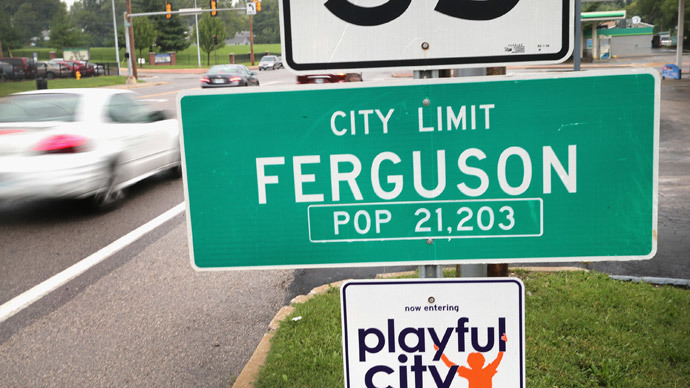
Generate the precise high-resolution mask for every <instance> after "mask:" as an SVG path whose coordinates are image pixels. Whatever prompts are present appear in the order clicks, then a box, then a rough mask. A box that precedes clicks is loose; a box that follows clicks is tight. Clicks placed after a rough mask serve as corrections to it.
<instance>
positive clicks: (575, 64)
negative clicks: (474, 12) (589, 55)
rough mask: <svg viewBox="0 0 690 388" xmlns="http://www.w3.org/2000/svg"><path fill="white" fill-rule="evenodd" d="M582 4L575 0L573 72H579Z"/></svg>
mask: <svg viewBox="0 0 690 388" xmlns="http://www.w3.org/2000/svg"><path fill="white" fill-rule="evenodd" d="M581 17H582V3H581V0H575V45H574V46H575V47H574V48H573V70H575V71H580V59H581V58H580V56H581V54H582V19H581Z"/></svg>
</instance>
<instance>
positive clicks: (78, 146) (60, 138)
mask: <svg viewBox="0 0 690 388" xmlns="http://www.w3.org/2000/svg"><path fill="white" fill-rule="evenodd" d="M86 143H87V140H86V138H84V137H81V136H77V135H55V136H51V137H49V138H47V139H43V140H42V141H41V142H40V143H38V144H37V145H36V147H34V151H39V152H44V153H75V152H82V151H85V149H84V148H85V147H84V145H85V144H86Z"/></svg>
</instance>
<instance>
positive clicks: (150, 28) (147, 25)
mask: <svg viewBox="0 0 690 388" xmlns="http://www.w3.org/2000/svg"><path fill="white" fill-rule="evenodd" d="M132 28H133V29H134V46H135V47H136V48H137V50H139V58H143V56H142V54H141V51H142V50H144V49H148V50H149V51H150V50H151V46H153V43H154V42H155V41H156V27H155V26H154V24H153V23H152V22H151V21H150V20H149V19H148V18H147V17H138V18H134V19H133V20H132Z"/></svg>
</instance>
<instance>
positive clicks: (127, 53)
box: [123, 11, 132, 77]
mask: <svg viewBox="0 0 690 388" xmlns="http://www.w3.org/2000/svg"><path fill="white" fill-rule="evenodd" d="M123 16H124V19H125V50H126V51H125V57H126V58H127V76H129V77H131V76H132V55H131V54H130V52H131V50H130V49H129V22H128V21H127V11H125V13H124V15H123Z"/></svg>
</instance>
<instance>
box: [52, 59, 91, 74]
mask: <svg viewBox="0 0 690 388" xmlns="http://www.w3.org/2000/svg"><path fill="white" fill-rule="evenodd" d="M58 64H59V65H61V66H63V67H65V68H67V69H69V73H70V74H71V76H72V77H76V75H77V71H78V72H79V74H81V75H82V76H86V66H84V65H82V64H81V63H79V62H77V61H62V62H58Z"/></svg>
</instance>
